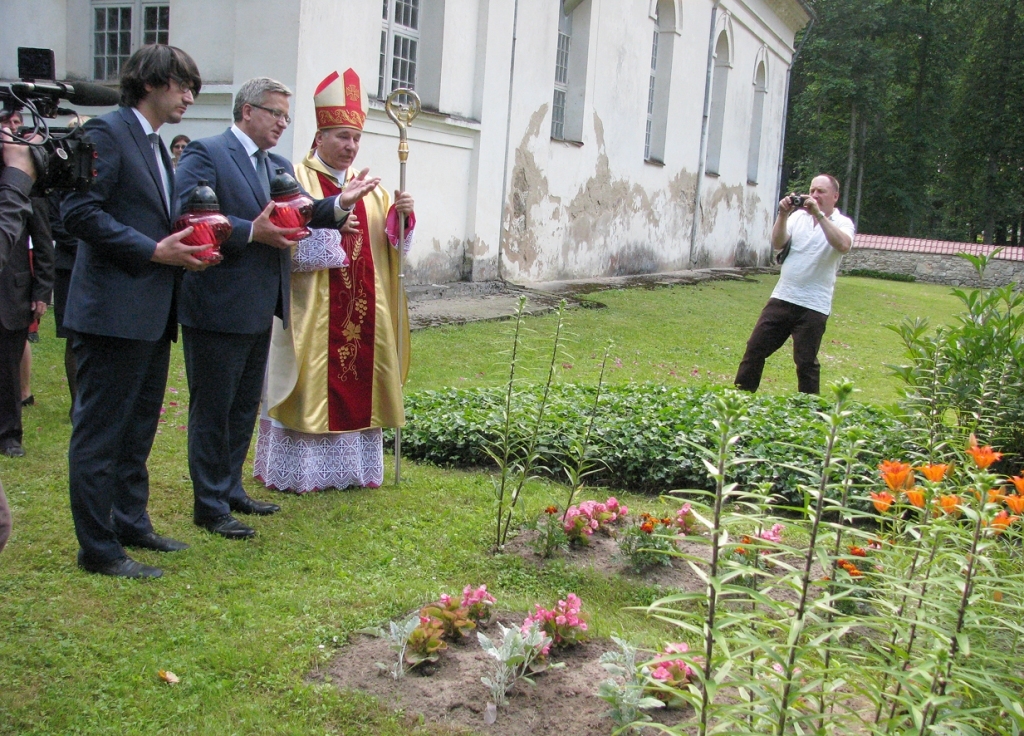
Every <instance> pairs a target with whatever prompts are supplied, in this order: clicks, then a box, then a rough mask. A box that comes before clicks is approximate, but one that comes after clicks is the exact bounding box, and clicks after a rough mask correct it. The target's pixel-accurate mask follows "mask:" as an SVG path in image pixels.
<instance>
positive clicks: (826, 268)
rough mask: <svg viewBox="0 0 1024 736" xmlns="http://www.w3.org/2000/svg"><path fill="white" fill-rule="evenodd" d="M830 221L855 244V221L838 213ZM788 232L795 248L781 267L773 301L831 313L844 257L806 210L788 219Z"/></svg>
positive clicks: (792, 248)
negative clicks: (776, 300) (829, 241)
mask: <svg viewBox="0 0 1024 736" xmlns="http://www.w3.org/2000/svg"><path fill="white" fill-rule="evenodd" d="M828 219H829V220H830V221H831V222H832V224H833V225H835V226H836V227H838V228H839V229H840V230H842V231H843V232H844V233H846V234H847V235H849V236H850V242H851V244H852V242H853V236H854V227H853V220H851V219H850V218H849V217H847V216H846V215H844V214H842V213H841V212H840V211H839V210H833V211H832V214H831V215H829V217H828ZM786 232H787V233H788V234H789V237H790V238H791V239H792V245H791V246H790V249H789V255H788V256H787V257H786V260H785V262H784V263H783V264H782V273H781V275H780V276H779V283H777V284H776V285H775V291H773V292H772V298H773V299H781V300H783V301H786V302H790V303H792V304H797V305H799V306H801V307H806V308H807V309H813V310H814V311H815V312H821V313H822V314H830V313H831V312H832V292H833V291H834V290H835V286H836V274H837V273H838V272H839V264H840V262H842V260H843V254H842V253H840V252H839V251H838V250H836V249H835V248H833V247H832V246H831V245H829V243H828V239H827V238H826V237H825V232H824V231H823V230H822V228H821V227H820V226H819V225H818V224H817V223H816V222H815V220H814V216H813V215H811V213H809V212H807V211H806V210H797V211H796V212H794V213H793V214H791V215H790V216H789V219H788V221H787V222H786Z"/></svg>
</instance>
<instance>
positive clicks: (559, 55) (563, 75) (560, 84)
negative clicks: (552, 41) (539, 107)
mask: <svg viewBox="0 0 1024 736" xmlns="http://www.w3.org/2000/svg"><path fill="white" fill-rule="evenodd" d="M571 43H572V16H571V15H566V14H565V13H561V12H560V13H559V14H558V50H557V52H556V53H555V94H554V98H553V99H552V101H551V137H552V138H557V139H558V140H563V139H564V138H565V95H566V92H567V91H568V88H569V46H570V44H571Z"/></svg>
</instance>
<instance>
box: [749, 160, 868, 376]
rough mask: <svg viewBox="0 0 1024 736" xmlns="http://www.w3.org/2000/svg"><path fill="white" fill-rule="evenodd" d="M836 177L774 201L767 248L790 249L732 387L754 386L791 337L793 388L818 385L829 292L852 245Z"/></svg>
mask: <svg viewBox="0 0 1024 736" xmlns="http://www.w3.org/2000/svg"><path fill="white" fill-rule="evenodd" d="M838 201H839V182H838V180H836V178H835V177H834V176H831V175H829V174H821V175H819V176H816V177H814V179H813V181H811V191H810V193H809V194H805V195H795V194H791V195H789V196H787V197H785V198H783V199H782V201H781V202H779V216H778V218H776V220H775V225H774V226H773V227H772V249H773V250H783V249H784V248H786V247H787V246H788V247H789V252H788V254H787V255H786V257H785V260H784V261H783V263H782V272H781V274H780V276H779V282H778V284H776V285H775V290H774V291H773V292H772V296H771V298H770V299H769V300H768V304H766V305H765V308H764V309H763V310H762V311H761V316H760V317H759V318H758V320H757V324H756V325H755V326H754V331H753V333H752V334H751V335H750V339H749V340H748V341H747V350H746V352H745V353H744V355H743V360H742V361H741V362H740V367H739V370H738V371H737V373H736V381H735V384H736V387H737V388H740V389H743V390H744V391H757V387H758V386H759V385H760V383H761V373H762V372H763V371H764V363H765V360H767V359H768V356H770V355H771V354H772V353H774V352H775V351H776V350H778V349H779V348H781V347H782V346H783V344H785V342H786V339H787V338H789V337H790V336H792V338H793V362H794V363H796V376H797V386H798V389H799V390H800V391H801V392H803V393H807V394H816V393H818V392H819V389H820V382H821V364H820V363H818V348H819V347H820V346H821V338H822V336H823V335H824V334H825V323H826V322H827V321H828V315H829V313H830V312H831V311H832V292H833V290H834V289H835V285H836V274H837V273H838V271H839V263H840V261H842V258H843V254H844V253H847V252H848V251H849V250H850V248H851V247H852V246H853V236H854V226H853V221H852V220H851V219H850V218H849V217H846V216H845V215H843V214H842V213H841V212H839V210H837V209H836V202H838Z"/></svg>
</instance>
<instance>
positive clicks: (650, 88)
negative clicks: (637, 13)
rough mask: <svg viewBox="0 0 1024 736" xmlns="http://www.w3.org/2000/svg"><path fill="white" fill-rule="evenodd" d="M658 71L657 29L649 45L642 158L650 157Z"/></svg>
mask: <svg viewBox="0 0 1024 736" xmlns="http://www.w3.org/2000/svg"><path fill="white" fill-rule="evenodd" d="M657 71H658V29H654V41H653V42H652V43H651V78H650V81H649V82H648V84H647V132H646V134H645V136H644V158H645V159H649V158H650V157H651V128H653V127H654V80H655V76H656V74H657Z"/></svg>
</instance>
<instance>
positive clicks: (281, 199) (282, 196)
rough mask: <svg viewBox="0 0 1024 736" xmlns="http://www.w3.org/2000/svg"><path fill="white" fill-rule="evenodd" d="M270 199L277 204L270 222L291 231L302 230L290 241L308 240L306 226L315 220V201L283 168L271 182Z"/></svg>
mask: <svg viewBox="0 0 1024 736" xmlns="http://www.w3.org/2000/svg"><path fill="white" fill-rule="evenodd" d="M270 198H271V199H273V200H274V202H276V203H277V206H276V207H275V208H274V211H273V212H271V213H270V221H271V222H272V223H274V224H275V225H277V226H278V227H283V228H287V229H289V230H294V229H296V228H301V229H300V230H299V232H297V233H295V235H293V236H292V237H291V238H290V239H293V240H302V239H303V238H308V237H309V229H308V228H307V227H306V225H308V224H309V221H310V220H311V219H313V200H312V199H310V198H309V197H308V196H307V195H306V194H304V193H303V191H302V189H300V188H299V183H298V182H297V181H295V178H294V177H292V176H290V175H289V174H288V173H287V172H285V170H284V169H283V168H278V169H277V175H276V176H275V177H274V179H273V181H271V182H270Z"/></svg>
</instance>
